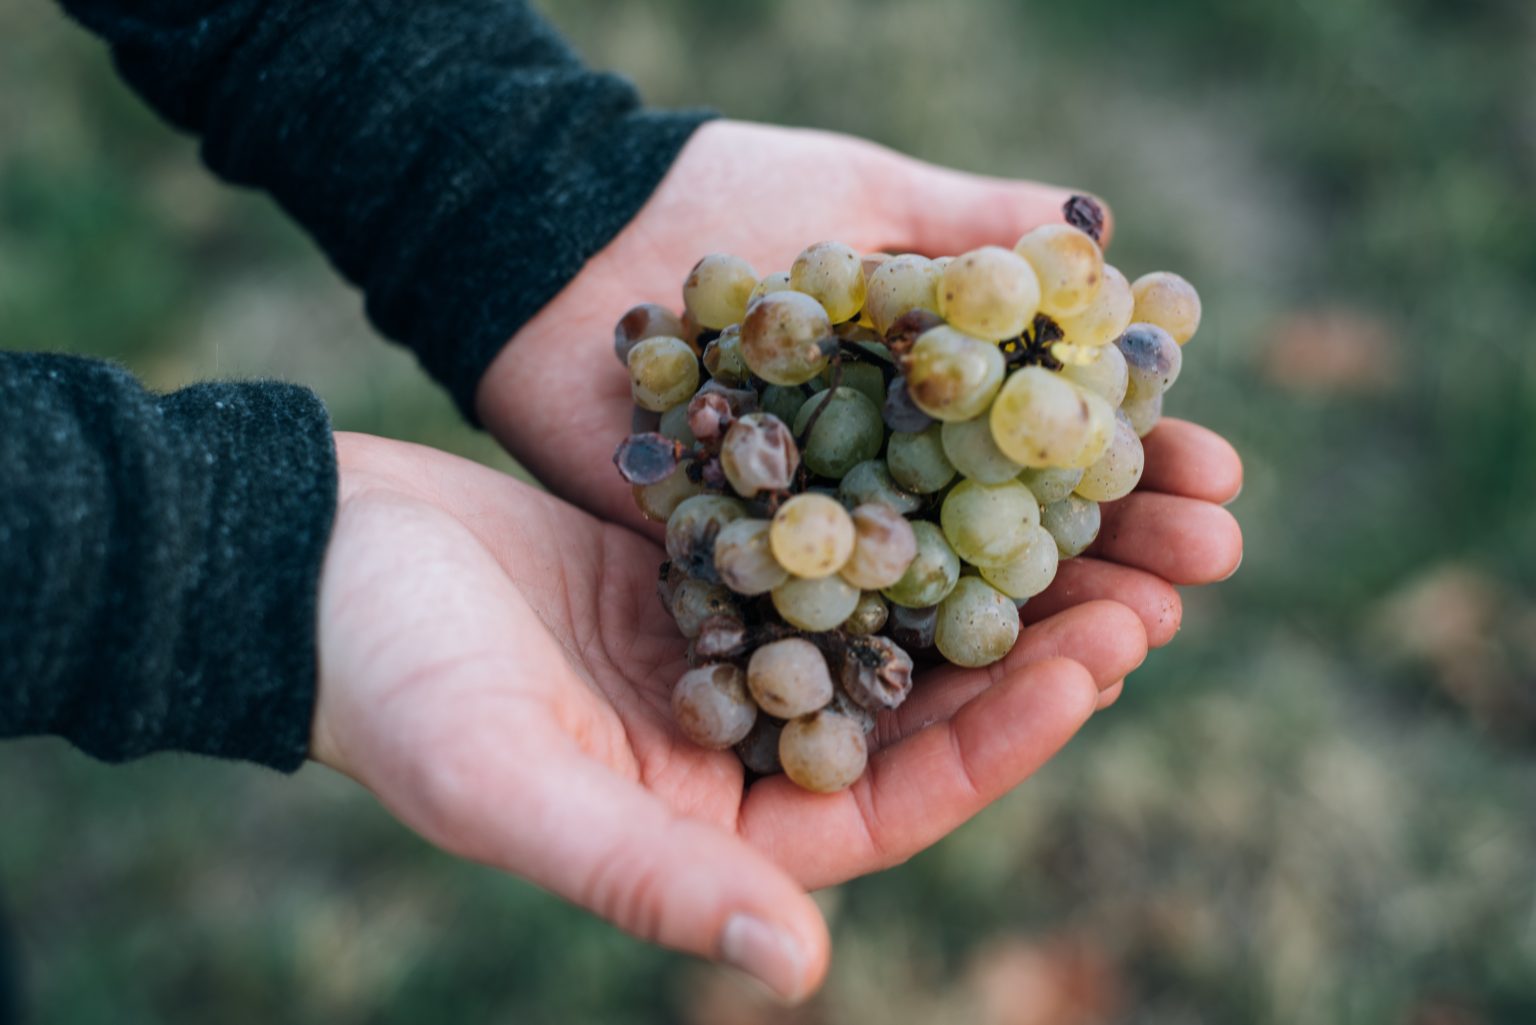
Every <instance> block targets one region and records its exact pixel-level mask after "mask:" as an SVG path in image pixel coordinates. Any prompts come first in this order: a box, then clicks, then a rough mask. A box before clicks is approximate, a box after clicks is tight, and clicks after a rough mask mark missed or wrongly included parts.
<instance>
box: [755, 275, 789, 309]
mask: <svg viewBox="0 0 1536 1025" xmlns="http://www.w3.org/2000/svg"><path fill="white" fill-rule="evenodd" d="M793 291H794V289H793V288H791V287H790V286H789V271H787V270H781V271H774V272H773V273H772V274H765V275H764V276H763V279H762V280H761V281H759V282H758V283H757V287H755V288H753V289H752V295H751V296H750V297H749V298H748V299H747V306H748V307H749V308H750V307H751V305H752V304H753V303H755V302H757V301H758V300H759V299H761V298H762V297H763V296H765V295H767V294H768V293H769V292H793Z"/></svg>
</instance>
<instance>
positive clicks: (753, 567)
mask: <svg viewBox="0 0 1536 1025" xmlns="http://www.w3.org/2000/svg"><path fill="white" fill-rule="evenodd" d="M768 528H769V522H768V521H767V520H747V519H742V520H735V521H733V522H731V523H727V524H726V525H725V526H724V527H723V528H721V530H720V533H719V534H718V535H717V536H716V537H715V570H716V571H717V572H718V573H719V574H720V580H721V581H722V582H723V583H724V584H725V586H727V587H729V588H730V589H731V590H732V591H735V592H736V593H737V594H749V595H750V594H767V593H768V592H769V591H771V590H773V589H774V588H775V587H778V586H779V585H780V584H782V583H784V581H786V580H788V579H789V571H788V570H786V569H785V568H784V567H783V566H781V565H779V561H778V560H777V559H775V558H774V557H773V549H772V547H771V546H770V545H769V543H768Z"/></svg>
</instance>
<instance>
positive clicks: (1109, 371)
mask: <svg viewBox="0 0 1536 1025" xmlns="http://www.w3.org/2000/svg"><path fill="white" fill-rule="evenodd" d="M1121 337H1124V336H1123V335H1122V336H1121ZM1091 351H1092V352H1093V354H1094V358H1093V360H1092V361H1091V362H1088V363H1068V364H1067V365H1066V366H1064V367H1062V368H1061V376H1062V377H1065V378H1066V379H1067V380H1069V381H1071V382H1072V383H1073V384H1076V385H1077V386H1078V387H1079V388H1086V389H1088V390H1089V391H1091V392H1093V393H1094V394H1096V395H1101V396H1103V398H1104V401H1106V402H1108V403H1109V404H1110V405H1111V406H1119V405H1120V403H1121V402H1123V401H1124V400H1125V393H1126V389H1127V388H1128V387H1129V386H1130V371H1129V369H1128V368H1127V366H1126V362H1125V354H1124V353H1123V352H1121V351H1120V347H1119V346H1118V345H1101V346H1099V347H1098V348H1097V349H1093V350H1091Z"/></svg>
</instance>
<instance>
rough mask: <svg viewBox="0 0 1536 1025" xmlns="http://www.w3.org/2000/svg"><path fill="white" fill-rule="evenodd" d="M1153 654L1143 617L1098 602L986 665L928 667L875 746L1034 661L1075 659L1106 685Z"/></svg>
mask: <svg viewBox="0 0 1536 1025" xmlns="http://www.w3.org/2000/svg"><path fill="white" fill-rule="evenodd" d="M1146 657H1147V632H1146V629H1145V628H1144V627H1143V626H1142V625H1141V617H1139V616H1138V615H1136V613H1135V612H1132V611H1131V610H1130V609H1128V608H1126V607H1125V606H1124V605H1121V604H1120V603H1119V602H1114V601H1092V602H1087V603H1085V604H1082V605H1078V606H1075V607H1073V608H1070V609H1067V610H1065V611H1063V612H1058V613H1057V614H1056V615H1054V616H1050V617H1048V618H1047V619H1044V620H1042V621H1040V622H1038V623H1035V624H1033V625H1031V626H1029V627H1027V628H1026V629H1025V630H1024V631H1023V632H1022V633H1021V634H1020V635H1019V641H1018V643H1017V644H1015V645H1014V647H1013V650H1012V651H1010V652H1009V653H1008V655H1007V656H1006V657H1005V658H1003V659H1002V661H1000V662H994V663H993V664H992V665H990V666H986V667H985V668H982V669H963V668H961V667H959V666H941V667H937V668H935V669H933V670H930V671H928V672H925V673H924V674H923V675H922V677H921V678H920V679H919V680H918V681H917V686H916V687H914V688H913V690H912V694H911V696H910V697H908V698H907V700H906V701H905V702H904V703H903V704H902V705H901V707H900V708H897V709H896V710H895V711H893V712H887V713H882V714H881V715H880V717H879V718H878V720H877V724H876V728H875V733H874V746H875V747H877V748H885V747H889V746H891V745H892V744H894V743H896V742H897V741H899V740H901V739H902V738H904V737H910V736H912V735H913V734H915V733H917V732H918V731H920V730H922V729H924V728H925V727H928V726H931V725H933V724H934V723H936V722H942V721H943V720H945V719H948V718H949V717H950V716H952V715H954V714H955V712H957V711H958V710H959V709H960V708H962V707H963V706H964V705H965V704H966V703H967V702H968V701H970V700H971V699H972V698H974V697H976V696H977V695H978V694H980V693H981V692H982V691H984V690H986V689H987V688H988V687H992V686H995V685H996V684H997V683H998V681H1000V680H1002V679H1005V678H1006V677H1007V676H1008V675H1009V674H1010V673H1013V672H1017V671H1018V670H1020V669H1022V668H1023V667H1025V666H1027V665H1029V664H1030V663H1032V662H1043V661H1045V660H1047V659H1053V658H1070V659H1072V660H1073V661H1075V662H1077V663H1079V664H1080V665H1081V666H1082V667H1083V668H1084V669H1086V670H1088V674H1089V675H1090V676H1092V677H1093V680H1094V684H1095V685H1096V686H1097V687H1099V688H1100V689H1101V690H1102V689H1103V688H1106V687H1111V686H1114V685H1115V684H1116V683H1118V682H1119V681H1120V680H1122V679H1124V678H1125V676H1126V674H1128V673H1130V672H1131V671H1132V670H1134V669H1135V668H1136V667H1137V666H1139V665H1141V663H1142V662H1144V661H1145V660H1146Z"/></svg>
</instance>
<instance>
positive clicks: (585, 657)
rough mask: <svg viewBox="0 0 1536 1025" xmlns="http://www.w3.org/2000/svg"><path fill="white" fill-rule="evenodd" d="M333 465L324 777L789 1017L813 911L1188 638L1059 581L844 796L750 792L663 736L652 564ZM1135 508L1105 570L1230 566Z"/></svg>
mask: <svg viewBox="0 0 1536 1025" xmlns="http://www.w3.org/2000/svg"><path fill="white" fill-rule="evenodd" d="M1159 437H1161V440H1157V439H1159ZM337 445H338V453H339V458H340V465H341V501H340V505H339V508H338V511H337V518H336V526H335V530H334V534H333V538H332V543H331V547H330V550H329V551H328V553H327V558H326V563H325V569H324V573H323V576H322V581H321V594H320V630H319V636H320V670H321V682H320V693H319V699H318V707H317V710H316V717H315V725H314V732H313V743H312V750H313V755H314V757H315V758H316V759H317V760H319V761H322V762H324V763H326V764H328V765H330V766H332V767H334V768H336V769H338V770H340V771H342V772H344V773H347V774H348V775H350V776H352V777H353V778H355V779H357V780H358V781H359V782H361V783H362V784H363V785H365V786H367V787H368V788H369V789H371V790H373V791H374V793H376V794H377V795H378V797H379V798H380V800H382V801H383V802H384V804H385V805H386V806H387V807H389V808H390V809H391V810H392V811H393V812H394V813H395V814H396V815H398V816H399V817H400V818H401V819H402V820H403V821H404V822H405V823H406V824H408V825H409V826H411V827H412V828H414V829H415V830H417V831H418V832H420V833H421V834H422V835H423V836H425V837H426V838H427V839H429V840H431V841H432V842H434V843H436V844H438V845H439V846H441V847H443V848H445V849H446V850H448V851H450V852H453V853H456V854H459V855H461V856H464V857H467V858H471V859H474V860H477V861H481V862H484V863H487V864H490V865H493V866H497V867H500V868H502V869H504V870H506V871H509V872H513V873H516V874H518V875H520V876H523V877H526V878H528V879H530V880H532V881H534V882H535V883H538V884H539V885H542V886H544V887H546V888H548V889H550V890H551V891H553V892H555V893H557V894H559V895H561V896H562V897H565V898H566V899H568V900H570V901H573V902H575V903H577V904H579V905H581V906H583V907H586V908H588V909H590V910H592V911H593V912H595V913H597V914H599V915H601V916H603V917H605V918H607V919H609V920H611V921H613V922H614V923H616V924H618V925H619V926H621V927H622V928H625V929H627V930H629V931H631V932H633V933H635V934H637V935H639V936H641V937H643V938H645V939H648V940H651V941H653V942H657V943H660V944H663V945H666V946H670V947H675V948H678V949H681V950H685V951H689V952H692V953H694V954H697V955H700V956H703V957H709V958H718V959H722V960H725V961H728V962H731V963H734V964H736V965H738V966H739V967H742V968H744V969H746V970H747V971H749V972H751V973H753V974H755V975H757V976H758V977H759V978H761V979H763V980H764V981H765V982H767V983H768V984H769V985H770V986H772V987H773V988H774V989H775V990H777V991H778V992H779V993H781V994H782V995H784V996H786V997H789V998H792V999H793V998H798V997H802V996H804V995H806V994H808V993H809V992H810V991H811V990H813V989H814V988H815V987H816V986H817V985H818V984H819V981H820V979H821V977H822V975H823V974H824V972H825V970H826V965H827V959H828V939H827V934H826V927H825V925H824V923H823V922H822V920H821V917H820V915H819V913H818V911H817V909H816V907H815V905H814V904H813V903H812V902H811V901H810V900H809V898H808V897H807V896H806V894H805V889H806V888H814V887H821V886H827V885H831V884H833V883H837V882H839V881H842V880H845V879H848V878H851V877H854V876H857V875H861V874H864V873H867V872H872V871H875V870H877V869H881V868H884V867H887V866H890V865H893V864H896V863H898V862H901V861H903V860H905V859H906V858H908V857H910V856H911V855H912V854H913V853H915V852H917V851H919V850H921V849H922V848H924V847H926V846H928V845H929V844H931V843H933V842H934V841H936V840H937V839H939V838H940V837H942V836H944V835H945V834H947V833H948V832H949V831H951V830H952V829H954V828H955V827H956V826H958V825H959V824H960V823H962V822H964V821H965V820H966V819H968V818H969V817H971V816H972V815H974V814H975V813H976V812H977V811H979V810H980V809H981V808H983V807H985V806H986V805H987V804H988V803H989V802H991V801H992V800H994V799H996V798H997V797H998V796H1000V795H1001V794H1003V793H1004V792H1006V791H1007V790H1009V789H1010V788H1011V787H1013V786H1014V785H1016V784H1017V783H1019V782H1020V781H1021V780H1023V779H1024V778H1026V777H1027V776H1029V775H1030V774H1031V773H1033V772H1034V771H1035V770H1036V769H1038V768H1039V767H1040V766H1041V765H1042V764H1043V763H1044V762H1045V761H1046V760H1047V759H1048V758H1049V757H1050V756H1051V755H1052V754H1053V753H1054V752H1055V751H1056V750H1057V749H1058V748H1059V747H1061V745H1062V744H1064V743H1065V742H1066V741H1067V739H1068V738H1070V737H1071V736H1072V734H1073V733H1074V732H1075V731H1076V730H1077V729H1078V728H1079V727H1080V726H1082V724H1083V723H1084V722H1085V721H1086V720H1087V719H1088V717H1089V716H1090V715H1091V714H1092V713H1093V711H1094V709H1095V707H1097V706H1102V705H1103V704H1106V703H1108V702H1109V701H1111V700H1113V698H1114V697H1115V696H1116V695H1117V694H1118V693H1119V690H1118V688H1119V682H1120V681H1121V680H1122V678H1123V677H1125V675H1126V674H1127V673H1129V672H1130V671H1131V670H1132V669H1134V668H1135V667H1136V666H1137V665H1139V664H1140V662H1141V661H1142V659H1143V658H1144V657H1145V655H1146V651H1147V639H1148V635H1149V633H1151V634H1152V635H1153V636H1154V638H1155V639H1158V640H1166V639H1167V637H1168V636H1170V635H1171V633H1172V631H1173V630H1174V629H1176V628H1177V623H1178V599H1177V596H1176V595H1175V593H1174V591H1173V589H1172V587H1171V586H1169V585H1168V584H1167V583H1166V582H1165V581H1164V580H1163V579H1161V577H1159V576H1154V575H1153V574H1152V573H1148V572H1145V571H1142V570H1137V569H1133V568H1130V567H1127V566H1123V565H1113V564H1111V563H1107V562H1106V563H1103V564H1097V563H1096V560H1092V559H1079V560H1073V561H1072V562H1070V563H1068V564H1066V567H1064V570H1063V575H1062V583H1061V584H1060V586H1059V587H1057V588H1053V589H1052V591H1051V592H1047V594H1046V595H1044V596H1042V597H1041V598H1038V599H1036V600H1035V601H1033V602H1031V603H1030V605H1028V606H1026V608H1025V619H1026V621H1027V622H1028V623H1029V625H1028V626H1027V627H1026V629H1025V630H1024V631H1023V633H1022V635H1021V637H1020V640H1019V643H1018V645H1017V647H1016V648H1015V649H1014V651H1013V652H1012V653H1011V654H1010V655H1009V656H1008V657H1007V658H1006V659H1005V660H1004V661H1002V662H1000V663H998V664H996V665H994V666H991V667H988V668H986V669H981V670H962V669H957V668H953V667H946V668H941V669H934V670H929V671H927V672H925V673H923V674H920V676H919V679H918V681H917V686H916V689H915V690H914V692H913V694H912V697H911V698H910V699H909V700H908V702H907V703H906V704H905V705H904V706H902V708H901V709H900V710H899V711H898V712H897V713H895V714H885V715H882V716H881V717H880V723H879V727H878V729H877V731H876V734H875V736H874V738H873V741H874V743H873V745H872V746H873V747H874V749H875V750H874V753H873V754H872V756H871V759H870V764H869V770H868V772H867V774H866V775H865V776H864V777H863V778H862V779H861V780H860V781H859V782H858V783H856V784H855V785H854V786H853V787H852V788H851V789H849V790H847V791H844V792H842V793H838V794H833V795H817V794H810V793H807V792H804V791H801V790H799V789H798V788H796V787H795V786H794V785H793V784H791V783H789V782H788V781H787V780H786V779H784V778H782V777H776V778H770V779H764V780H760V781H758V782H757V783H755V784H753V785H752V786H751V787H750V788H749V787H747V786H746V780H745V778H744V775H743V772H742V768H741V766H740V764H739V763H738V762H737V760H736V758H735V756H734V754H732V753H731V752H712V751H705V750H702V749H700V748H697V747H695V746H694V745H692V744H691V743H690V742H689V741H687V740H686V739H685V738H684V737H683V736H682V735H681V733H680V732H679V731H678V730H677V729H676V728H675V727H674V726H673V724H672V720H671V711H670V704H669V698H670V691H671V687H672V684H673V683H674V682H675V681H676V679H677V677H678V676H679V675H680V674H681V673H682V671H683V670H684V668H685V662H684V658H683V655H684V648H685V644H684V641H683V640H682V638H681V637H680V636H679V635H678V632H677V629H676V627H675V625H674V624H673V623H672V621H671V620H670V618H669V617H668V616H667V615H666V614H665V613H664V612H663V610H662V608H661V605H660V602H659V601H658V600H657V598H656V595H655V580H656V571H657V567H658V565H659V564H660V562H661V561H662V559H663V558H664V555H663V553H662V551H661V550H660V549H659V548H658V547H657V546H656V545H655V544H654V543H652V542H650V541H648V540H646V539H645V538H643V537H641V536H640V535H639V534H638V533H635V532H633V531H630V530H628V529H624V528H621V527H618V526H615V525H612V524H608V523H604V522H601V521H598V520H596V519H594V518H592V517H590V516H588V515H587V514H585V513H582V512H580V511H579V510H577V509H575V508H573V507H571V506H569V505H566V504H565V503H563V502H561V501H559V500H557V499H554V498H552V497H550V496H548V495H546V494H543V493H541V492H539V491H537V490H535V489H533V488H531V487H528V486H526V485H523V484H521V483H519V482H517V481H515V480H513V479H511V478H508V477H504V476H502V475H500V474H498V473H495V472H493V471H491V470H488V469H486V468H484V467H481V466H478V465H476V464H473V463H469V462H467V461H464V460H460V459H457V458H454V457H451V456H446V455H443V454H442V453H439V452H435V451H433V450H431V449H425V448H420V447H417V446H411V445H405V444H401V443H397V442H389V441H383V440H380V439H373V438H368V437H364V436H357V435H345V434H342V435H338V436H337ZM1148 453H1149V470H1148V478H1149V480H1151V481H1153V482H1154V483H1157V482H1159V481H1161V482H1162V486H1165V487H1167V486H1173V485H1179V484H1180V481H1181V480H1182V479H1183V478H1184V477H1186V476H1189V475H1193V479H1194V480H1196V481H1197V482H1199V483H1198V486H1199V487H1204V488H1209V486H1210V485H1209V482H1210V481H1211V480H1212V479H1213V478H1223V479H1226V480H1229V481H1230V482H1231V487H1232V488H1235V487H1236V480H1237V477H1236V465H1235V459H1233V458H1232V457H1231V455H1230V449H1229V448H1226V447H1225V443H1223V442H1220V440H1219V439H1217V438H1215V436H1214V435H1210V434H1209V432H1205V431H1203V430H1202V429H1199V428H1194V427H1192V426H1190V425H1183V426H1180V425H1177V424H1173V425H1165V426H1164V427H1160V428H1159V429H1158V433H1155V434H1154V435H1153V436H1151V438H1149V446H1148ZM1182 486H1185V487H1188V486H1189V485H1188V483H1187V481H1186V482H1185V483H1184V484H1183V485H1182ZM1149 497H1150V498H1151V499H1154V500H1156V501H1158V502H1161V503H1163V504H1164V505H1165V506H1166V505H1167V504H1168V503H1174V504H1175V506H1176V507H1174V508H1166V509H1163V510H1161V511H1159V509H1157V508H1149V509H1144V510H1139V511H1137V515H1136V516H1134V517H1127V518H1125V519H1123V520H1120V521H1117V518H1116V517H1115V516H1114V514H1113V513H1112V512H1111V513H1109V514H1108V515H1107V519H1106V535H1105V541H1104V542H1103V543H1104V544H1105V545H1107V546H1111V547H1113V546H1119V547H1121V548H1133V547H1136V546H1138V545H1139V546H1143V547H1146V546H1148V545H1149V544H1151V543H1152V542H1155V543H1156V544H1155V547H1156V548H1157V549H1158V550H1159V551H1165V552H1166V554H1164V555H1161V556H1158V558H1161V559H1162V560H1163V563H1162V564H1161V565H1159V566H1157V567H1155V568H1156V569H1157V570H1158V572H1159V573H1163V574H1167V575H1170V576H1171V577H1172V578H1173V579H1180V580H1185V581H1189V582H1194V581H1197V580H1204V579H1209V578H1215V577H1218V576H1221V575H1224V574H1225V573H1227V572H1228V571H1229V570H1230V569H1231V568H1232V567H1233V566H1235V564H1236V560H1237V557H1238V554H1239V551H1240V545H1239V541H1238V539H1237V537H1236V533H1235V527H1231V528H1228V527H1227V526H1226V525H1225V524H1226V523H1227V522H1228V521H1230V517H1226V514H1225V512H1224V511H1223V510H1220V509H1218V508H1217V507H1215V506H1214V505H1211V504H1209V503H1208V502H1206V501H1204V500H1196V499H1191V498H1180V497H1177V496H1174V495H1171V494H1169V495H1154V496H1149ZM1206 497H1209V498H1213V499H1216V500H1221V497H1222V496H1217V495H1208V496H1206ZM1225 497H1230V495H1227V496H1225ZM1126 501H1127V502H1130V501H1132V499H1127V500H1126ZM1223 517H1225V520H1223ZM1117 522H1119V523H1120V524H1121V525H1120V526H1118V527H1117V526H1116V523H1117ZM1190 532H1194V533H1195V534H1198V535H1199V537H1198V538H1196V539H1194V540H1192V539H1191V537H1187V536H1185V535H1186V534H1189V533H1190ZM1120 557H1123V554H1122V556H1120ZM1096 565H1101V566H1102V568H1099V569H1096V568H1095V567H1096ZM1074 566H1076V568H1071V567H1074ZM1106 574H1108V575H1106ZM1128 575H1129V576H1128ZM1100 593H1112V594H1114V596H1115V597H1116V599H1117V600H1115V601H1108V600H1096V598H1097V596H1098V595H1099V594H1100ZM1121 601H1124V602H1126V603H1127V604H1121V603H1120V602H1121ZM1127 605H1129V606H1130V607H1127Z"/></svg>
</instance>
